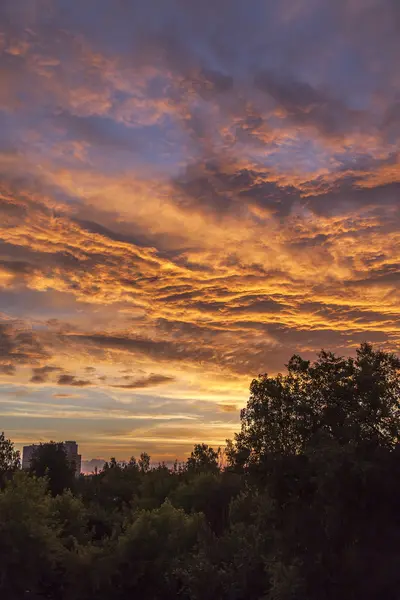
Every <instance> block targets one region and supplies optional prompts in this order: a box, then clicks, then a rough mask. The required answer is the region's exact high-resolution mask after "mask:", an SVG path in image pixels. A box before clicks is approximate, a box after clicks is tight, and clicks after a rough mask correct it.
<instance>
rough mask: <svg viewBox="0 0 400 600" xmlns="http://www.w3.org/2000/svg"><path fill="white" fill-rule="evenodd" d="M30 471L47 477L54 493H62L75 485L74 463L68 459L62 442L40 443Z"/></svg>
mask: <svg viewBox="0 0 400 600" xmlns="http://www.w3.org/2000/svg"><path fill="white" fill-rule="evenodd" d="M30 471H31V473H33V474H34V475H36V477H47V478H48V482H49V489H50V491H51V493H52V494H53V495H57V494H61V493H62V492H63V491H64V490H66V489H70V488H72V487H73V485H74V475H75V470H74V465H71V464H70V463H69V461H68V458H67V454H66V452H65V448H64V445H63V444H62V443H61V442H49V443H47V444H39V446H38V447H37V448H36V449H35V452H34V454H33V456H32V460H31V466H30Z"/></svg>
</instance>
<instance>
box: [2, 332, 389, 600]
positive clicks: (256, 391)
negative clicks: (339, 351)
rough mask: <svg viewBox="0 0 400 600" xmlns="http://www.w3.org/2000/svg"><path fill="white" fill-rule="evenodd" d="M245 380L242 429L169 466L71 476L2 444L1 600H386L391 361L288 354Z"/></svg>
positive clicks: (46, 451)
mask: <svg viewBox="0 0 400 600" xmlns="http://www.w3.org/2000/svg"><path fill="white" fill-rule="evenodd" d="M287 367H288V369H287V374H286V375H278V376H277V377H268V376H267V375H262V376H259V377H258V378H256V379H254V380H253V382H252V384H251V387H250V397H249V400H248V403H247V406H246V408H244V409H243V410H242V412H241V430H240V432H239V433H238V434H237V435H236V436H235V439H234V440H233V441H230V442H228V443H227V447H226V449H225V451H224V460H223V461H222V460H221V453H220V451H219V450H217V449H215V450H214V449H213V448H210V447H208V446H207V445H204V444H198V445H196V446H195V447H194V449H193V452H192V454H191V456H190V457H189V459H188V460H187V461H186V462H185V463H183V464H178V463H176V464H175V466H174V468H172V469H170V468H167V467H166V466H165V465H159V466H158V467H156V468H154V467H153V468H152V467H151V466H150V457H149V456H148V455H147V454H145V453H143V454H142V455H141V456H140V458H139V459H138V460H135V458H131V459H130V461H128V462H118V461H116V460H115V459H111V460H110V461H109V462H108V463H106V464H105V466H104V468H103V469H102V470H101V471H100V472H98V473H94V474H93V475H90V476H85V477H84V476H82V477H80V478H75V477H74V474H73V470H72V469H71V466H70V465H69V464H68V461H67V460H66V457H65V454H64V453H63V449H62V446H61V445H59V444H45V445H43V446H42V447H41V449H40V450H39V451H38V453H37V454H36V456H35V460H34V461H33V462H32V468H31V472H29V473H26V472H22V471H21V470H20V469H19V468H18V467H19V457H18V453H17V452H16V451H15V450H14V448H13V445H12V443H11V442H10V441H9V440H7V439H6V438H5V436H4V435H2V436H0V482H1V484H0V485H1V492H0V597H1V598H4V599H6V600H20V599H22V598H30V599H34V598H51V599H53V600H95V599H96V600H127V599H133V598H138V599H140V600H147V599H148V600H150V599H151V600H164V599H166V600H168V599H172V598H174V599H175V598H181V599H183V600H203V599H204V600H206V599H207V600H208V599H227V600H228V599H229V600H252V599H257V600H330V599H335V600H347V599H349V600H350V599H351V600H359V599H363V600H370V599H385V600H392V599H393V600H395V599H396V600H397V599H398V598H399V597H400V592H399V590H400V502H399V492H400V444H399V433H400V361H399V360H398V358H396V356H394V355H392V354H388V353H385V352H381V351H375V350H374V349H373V348H372V347H371V346H369V345H367V344H364V345H362V346H361V347H360V348H359V350H358V352H357V356H356V358H355V359H353V358H342V357H337V356H335V355H333V354H331V353H327V352H322V353H321V354H320V355H319V357H318V360H317V361H316V362H314V363H310V362H308V361H305V360H302V359H301V358H300V357H299V356H294V357H292V359H291V360H290V362H289V364H288V365H287Z"/></svg>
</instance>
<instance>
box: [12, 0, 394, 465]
mask: <svg viewBox="0 0 400 600" xmlns="http://www.w3.org/2000/svg"><path fill="white" fill-rule="evenodd" d="M399 56H400V3H399V2H398V0H335V2H332V1H331V0H282V1H281V2H276V1H275V0H247V1H243V0H202V1H201V2H199V1H198V0H84V1H82V0H29V2H27V1H26V0H2V2H1V3H0V430H3V429H4V431H5V433H6V435H7V437H10V438H11V439H12V440H14V442H15V443H16V445H17V447H18V448H21V447H22V445H23V444H26V443H32V442H38V441H49V440H50V439H53V440H63V439H74V440H76V441H77V442H78V443H79V446H80V450H81V452H82V454H83V457H84V458H85V459H87V460H89V459H95V458H108V457H110V456H116V457H117V458H119V459H126V458H129V457H130V456H131V455H136V456H138V454H139V453H140V452H141V451H147V452H149V454H151V456H152V459H153V460H155V461H158V460H160V461H163V460H165V461H171V460H173V459H174V458H175V457H177V458H178V459H184V458H185V457H186V456H187V455H188V453H190V450H191V448H192V447H193V444H195V443H197V442H205V443H208V444H211V445H213V446H218V445H224V443H225V440H226V438H230V437H232V435H233V433H234V431H235V430H237V429H238V427H239V422H240V421H239V411H240V408H241V407H243V406H244V405H245V403H246V400H247V398H248V393H249V392H248V389H249V384H250V382H251V380H252V378H253V377H256V376H257V375H258V374H260V373H268V374H270V375H273V374H276V373H277V372H284V369H285V364H286V363H287V362H288V360H289V358H290V356H291V355H292V354H294V353H299V354H301V355H302V356H303V357H305V358H308V359H312V358H314V357H315V356H316V353H318V351H320V349H321V348H325V349H327V350H332V351H334V352H337V353H339V354H346V355H347V354H353V353H354V352H355V349H356V347H357V346H358V345H359V344H360V343H361V342H363V341H370V342H373V343H374V344H376V345H377V346H378V347H380V348H383V349H386V350H390V351H395V352H398V351H399V350H400V319H399V314H400V293H399V289H400V286H399V282H400V269H399V266H400V227H399V226H400V210H399V208H400V151H399V139H400V71H399V68H398V57H399Z"/></svg>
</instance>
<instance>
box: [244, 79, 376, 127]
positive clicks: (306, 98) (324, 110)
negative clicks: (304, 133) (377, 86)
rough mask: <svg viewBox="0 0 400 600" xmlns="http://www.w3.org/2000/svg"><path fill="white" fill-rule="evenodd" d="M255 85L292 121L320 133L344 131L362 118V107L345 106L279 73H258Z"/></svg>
mask: <svg viewBox="0 0 400 600" xmlns="http://www.w3.org/2000/svg"><path fill="white" fill-rule="evenodd" d="M255 85H256V86H257V88H258V89H260V90H262V91H263V92H266V93H267V94H269V95H270V96H271V97H272V98H273V99H274V100H275V102H276V103H277V104H278V105H279V106H280V107H282V108H283V109H284V110H285V111H286V112H287V115H288V117H289V118H290V119H292V120H293V121H294V122H295V123H297V124H299V125H311V126H315V127H317V128H318V129H320V130H321V132H322V133H324V134H328V135H338V134H344V133H345V132H348V131H349V130H353V129H358V128H360V127H361V126H362V125H363V123H364V122H365V121H366V118H365V117H366V115H365V114H364V112H363V111H361V110H354V109H350V108H348V107H347V106H346V105H345V104H344V103H343V102H342V101H340V100H336V99H334V98H332V97H330V96H329V95H327V94H326V93H324V92H322V91H319V90H317V89H315V88H314V87H312V86H311V85H310V84H309V83H307V82H303V81H296V80H291V79H289V78H287V79H285V78H284V77H283V76H282V73H274V72H262V73H258V74H257V75H256V77H255Z"/></svg>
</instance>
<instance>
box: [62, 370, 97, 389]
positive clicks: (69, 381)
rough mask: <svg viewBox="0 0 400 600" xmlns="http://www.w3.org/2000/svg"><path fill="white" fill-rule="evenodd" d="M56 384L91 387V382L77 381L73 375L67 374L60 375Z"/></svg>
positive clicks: (85, 380)
mask: <svg viewBox="0 0 400 600" xmlns="http://www.w3.org/2000/svg"><path fill="white" fill-rule="evenodd" d="M57 383H58V385H71V386H74V387H86V386H88V385H92V382H91V381H89V380H87V379H78V378H77V377H75V375H69V374H67V373H65V374H63V375H60V377H59V378H58V381H57Z"/></svg>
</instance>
